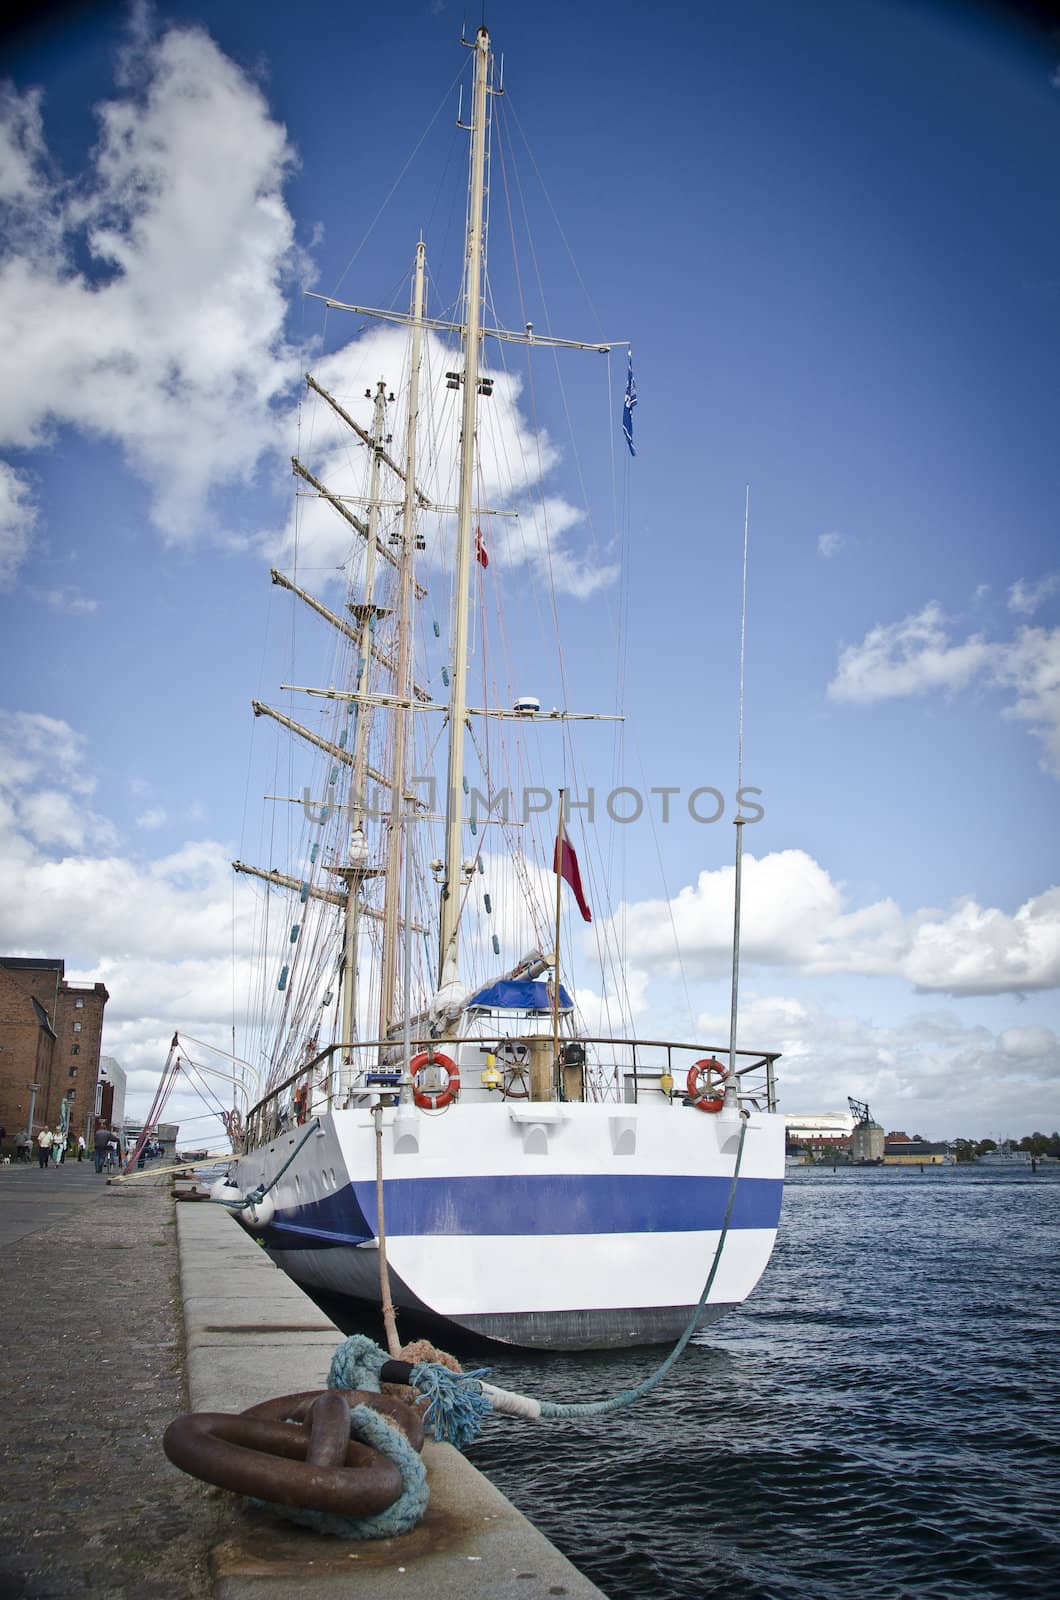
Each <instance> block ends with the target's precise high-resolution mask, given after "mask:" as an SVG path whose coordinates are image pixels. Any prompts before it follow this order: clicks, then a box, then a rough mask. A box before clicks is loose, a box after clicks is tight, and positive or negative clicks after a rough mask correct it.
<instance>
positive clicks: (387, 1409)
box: [240, 1368, 424, 1451]
mask: <svg viewBox="0 0 1060 1600" xmlns="http://www.w3.org/2000/svg"><path fill="white" fill-rule="evenodd" d="M409 1370H410V1371H411V1368H410V1369H409ZM322 1394H341V1395H342V1397H343V1399H344V1400H345V1401H346V1404H347V1405H348V1406H350V1407H351V1408H352V1407H353V1406H371V1407H372V1410H373V1411H378V1412H380V1413H381V1414H382V1415H383V1416H384V1417H385V1418H386V1419H387V1421H388V1422H392V1423H393V1424H394V1425H395V1427H398V1428H400V1429H401V1431H402V1433H403V1434H404V1435H405V1437H406V1439H407V1440H408V1442H409V1444H410V1445H411V1446H412V1448H413V1450H416V1451H421V1450H422V1449H423V1439H424V1431H423V1413H422V1412H421V1411H420V1410H418V1409H417V1407H415V1406H410V1405H406V1404H405V1402H404V1401H403V1400H398V1399H397V1398H396V1397H395V1396H393V1395H389V1394H376V1392H375V1391H374V1390H370V1389H305V1390H303V1391H302V1392H301V1393H300V1394H285V1395H281V1396H280V1397H279V1399H277V1400H260V1401H259V1402H258V1404H257V1405H256V1406H248V1407H247V1409H246V1410H245V1411H243V1412H241V1413H240V1415H241V1416H244V1417H262V1418H264V1419H265V1420H266V1421H269V1422H304V1421H305V1418H306V1414H307V1412H308V1411H309V1407H310V1406H311V1404H312V1403H313V1401H314V1400H316V1399H317V1397H318V1396H319V1395H322Z"/></svg>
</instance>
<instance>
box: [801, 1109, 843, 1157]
mask: <svg viewBox="0 0 1060 1600" xmlns="http://www.w3.org/2000/svg"><path fill="white" fill-rule="evenodd" d="M853 1129H854V1118H853V1116H852V1115H851V1114H850V1112H849V1111H818V1112H803V1111H797V1112H793V1113H792V1114H791V1115H789V1116H785V1118H784V1131H785V1134H786V1136H787V1143H788V1148H789V1150H790V1149H797V1150H813V1151H818V1150H825V1149H829V1150H831V1149H835V1148H836V1147H837V1146H845V1145H846V1144H847V1142H848V1141H849V1139H850V1135H851V1133H852V1132H853Z"/></svg>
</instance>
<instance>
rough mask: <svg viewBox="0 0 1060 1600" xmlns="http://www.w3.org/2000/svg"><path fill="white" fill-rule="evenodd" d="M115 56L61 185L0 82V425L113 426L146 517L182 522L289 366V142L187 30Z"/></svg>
mask: <svg viewBox="0 0 1060 1600" xmlns="http://www.w3.org/2000/svg"><path fill="white" fill-rule="evenodd" d="M127 69H128V70H127V74H126V77H127V82H126V85H125V87H124V92H123V93H122V94H120V96H119V97H116V98H114V99H112V100H110V101H108V102H107V103H105V104H103V105H102V106H100V107H99V108H98V111H97V114H98V117H99V124H100V140H99V143H98V145H97V147H96V149H95V151H94V153H93V157H92V165H91V167H90V169H89V170H88V171H86V172H85V173H84V174H81V175H79V176H78V179H77V181H76V182H73V183H69V184H67V183H62V182H60V181H59V180H58V179H57V178H56V177H55V176H54V174H53V169H52V166H51V164H50V162H49V160H48V153H47V150H46V147H45V142H44V135H43V132H42V117H41V109H42V100H41V96H40V94H39V92H38V91H35V90H31V91H29V92H28V93H26V94H24V95H22V96H19V95H18V94H17V93H16V92H15V91H13V90H10V89H9V90H8V91H7V92H6V94H5V96H4V97H3V99H2V100H0V156H2V157H3V159H2V160H0V171H2V172H3V173H4V178H3V180H2V181H0V202H3V205H4V211H5V215H4V224H5V227H4V240H5V246H4V249H3V254H2V257H0V327H2V328H3V331H4V332H3V337H4V350H5V383H4V386H3V391H2V393H0V443H3V444H6V445H8V446H15V447H18V448H21V449H28V448H35V447H40V446H43V445H47V443H48V442H49V440H50V438H51V437H52V436H53V432H54V429H55V427H56V426H59V425H64V424H65V425H71V426H73V427H75V428H78V429H81V430H83V431H85V432H86V433H88V434H91V435H95V436H98V437H102V438H106V439H110V440H112V441H114V442H115V443H117V444H118V445H119V446H120V448H121V449H122V450H123V451H124V453H125V456H126V458H127V460H128V461H129V463H130V464H131V466H132V467H133V469H134V470H135V471H136V472H137V473H138V474H139V475H140V476H141V477H142V478H143V479H144V480H145V481H146V483H147V484H148V485H149V486H150V489H151V491H152V497H153V517H154V520H155V522H156V524H157V526H158V527H159V528H160V529H161V530H162V531H163V533H164V534H165V535H166V536H167V537H169V538H173V539H184V538H188V537H191V536H193V535H194V533H195V532H196V531H197V528H198V524H199V522H200V519H201V516H202V510H203V505H204V501H205V499H206V497H207V496H208V494H209V492H210V491H211V489H213V488H214V487H216V486H217V485H218V484H221V483H226V482H232V481H237V480H240V479H243V478H245V477H246V476H247V475H248V474H249V473H250V472H251V471H252V470H253V468H254V466H255V463H256V462H257V460H258V458H259V456H260V455H261V453H262V451H263V449H264V448H266V447H267V446H268V445H269V444H270V442H271V440H272V437H274V435H272V434H271V433H270V426H269V422H270V412H271V409H272V408H273V407H274V405H275V403H276V402H277V400H278V398H279V397H281V396H282V395H283V394H284V392H285V391H286V390H287V389H288V386H289V385H290V384H291V382H292V381H293V379H294V377H295V374H296V368H295V366H294V363H293V360H292V357H291V353H290V351H289V350H288V348H287V346H286V344H285V342H284V337H283V319H284V312H285V302H284V294H283V290H284V286H285V283H286V281H287V280H288V278H289V275H290V273H291V271H292V269H293V267H294V266H295V264H296V260H297V257H296V252H295V249H294V232H293V224H292V220H291V217H290V215H289V213H288V211H287V208H286V206H285V204H284V200H283V193H282V189H283V183H284V180H285V178H286V176H287V174H288V172H289V170H290V167H291V164H292V153H291V150H290V148H289V146H288V144H287V140H286V136H285V132H284V129H283V128H282V127H280V126H279V125H278V124H277V123H275V122H274V121H272V119H271V118H270V116H269V114H268V108H267V106H266V104H265V101H264V99H263V97H262V95H261V94H260V92H259V91H258V89H257V88H256V87H255V86H254V85H253V84H252V83H251V82H250V81H249V79H248V78H247V77H246V76H245V75H244V74H243V73H242V72H241V71H240V70H239V69H238V68H237V67H236V66H235V65H234V64H233V63H232V62H231V61H230V60H228V59H227V58H226V57H225V56H224V55H223V54H222V53H221V51H220V50H219V49H218V48H217V46H216V45H215V44H214V43H213V42H212V41H211V40H210V39H209V37H208V36H207V35H206V34H205V33H204V32H202V31H201V30H199V29H197V28H172V29H170V30H168V31H167V32H165V33H164V34H163V35H162V36H161V37H160V38H158V39H157V40H151V41H144V42H143V43H142V45H141V46H140V47H139V48H138V51H137V52H136V53H135V54H133V55H131V56H130V57H129V60H128V63H127ZM83 263H87V264H83Z"/></svg>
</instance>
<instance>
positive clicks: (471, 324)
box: [438, 28, 491, 990]
mask: <svg viewBox="0 0 1060 1600" xmlns="http://www.w3.org/2000/svg"><path fill="white" fill-rule="evenodd" d="M472 49H473V50H474V52H475V85H474V91H473V94H472V110H471V186H470V197H469V201H468V216H467V251H466V265H465V272H466V276H465V280H464V281H465V289H464V298H465V319H466V320H465V322H464V329H463V346H464V374H463V382H464V404H463V415H462V423H461V436H460V500H459V509H458V512H457V534H456V584H455V592H454V601H453V607H454V619H453V659H452V673H453V676H452V683H451V685H450V694H449V768H448V778H447V784H446V799H445V865H444V869H443V876H442V906H441V918H440V927H439V952H438V962H439V969H438V982H439V987H440V988H441V989H443V990H444V989H446V988H447V987H449V986H456V985H458V984H459V968H460V951H459V919H460V901H461V894H462V889H463V872H462V869H461V857H462V844H463V780H464V732H465V723H466V720H467V669H468V661H467V641H468V611H469V605H470V596H471V519H472V511H473V498H474V486H475V484H474V468H475V433H476V424H477V418H478V366H479V350H480V346H481V343H482V264H483V256H484V244H485V215H484V198H485V187H486V185H485V174H486V100H487V95H488V92H489V73H490V59H491V58H490V41H489V33H488V31H487V30H486V29H485V28H479V30H478V33H477V34H476V35H475V42H474V45H473V46H472Z"/></svg>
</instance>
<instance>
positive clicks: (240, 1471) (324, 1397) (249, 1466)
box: [162, 1390, 402, 1517]
mask: <svg viewBox="0 0 1060 1600" xmlns="http://www.w3.org/2000/svg"><path fill="white" fill-rule="evenodd" d="M291 1398H295V1399H296V1400H297V1399H304V1398H305V1397H304V1396H295V1397H290V1396H284V1397H282V1399H281V1401H279V1402H277V1401H270V1402H266V1404H268V1405H270V1406H276V1405H277V1404H280V1405H289V1403H290V1399H291ZM380 1399H381V1396H379V1395H373V1396H371V1401H372V1402H378V1401H379V1400H380ZM395 1403H397V1402H395ZM253 1409H257V1408H253ZM376 1409H378V1410H387V1411H388V1410H389V1408H384V1407H381V1406H378V1405H376ZM162 1447H163V1449H164V1450H165V1453H166V1455H167V1456H168V1457H169V1459H170V1461H172V1462H173V1464H174V1466H177V1467H180V1468H181V1469H182V1470H183V1471H184V1472H188V1473H190V1474H191V1475H192V1476H193V1477H196V1478H202V1479H204V1480H205V1481H206V1482H207V1483H213V1484H216V1485H217V1486H218V1487H219V1488H222V1489H231V1490H234V1491H235V1493H236V1494H243V1495H252V1496H254V1497H255V1498H256V1499H258V1500H266V1501H269V1502H270V1503H272V1504H274V1505H282V1506H300V1507H302V1508H303V1509H305V1510H310V1511H330V1512H333V1513H334V1514H335V1515H337V1516H344V1517H366V1516H375V1515H377V1514H378V1513H379V1512H381V1511H385V1510H386V1509H387V1508H388V1507H389V1506H392V1505H393V1504H394V1502H395V1501H396V1500H397V1499H398V1498H399V1496H400V1495H401V1492H402V1479H401V1473H400V1471H399V1469H398V1468H397V1466H395V1464H394V1463H393V1462H392V1461H388V1460H387V1459H386V1458H385V1457H384V1456H381V1455H380V1454H379V1453H378V1451H376V1450H372V1449H370V1448H369V1447H368V1446H367V1445H363V1444H359V1443H358V1442H357V1441H356V1440H352V1439H351V1438H350V1410H349V1406H348V1405H347V1403H346V1399H345V1396H344V1395H343V1394H341V1393H339V1392H337V1391H335V1390H324V1391H323V1392H322V1393H321V1394H318V1395H317V1396H316V1397H315V1398H313V1399H311V1400H310V1403H309V1406H308V1408H307V1410H306V1421H305V1425H304V1426H303V1425H302V1424H300V1423H296V1422H284V1421H275V1420H272V1419H271V1418H267V1417H261V1416H248V1415H247V1414H246V1413H244V1414H243V1415H242V1416H238V1415H235V1414H233V1413H231V1412H227V1411H190V1412H188V1413H187V1414H186V1415H185V1416H182V1417H177V1418H176V1420H175V1421H174V1422H171V1423H170V1425H169V1427H168V1428H167V1429H166V1431H165V1435H164V1437H163V1440H162Z"/></svg>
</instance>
